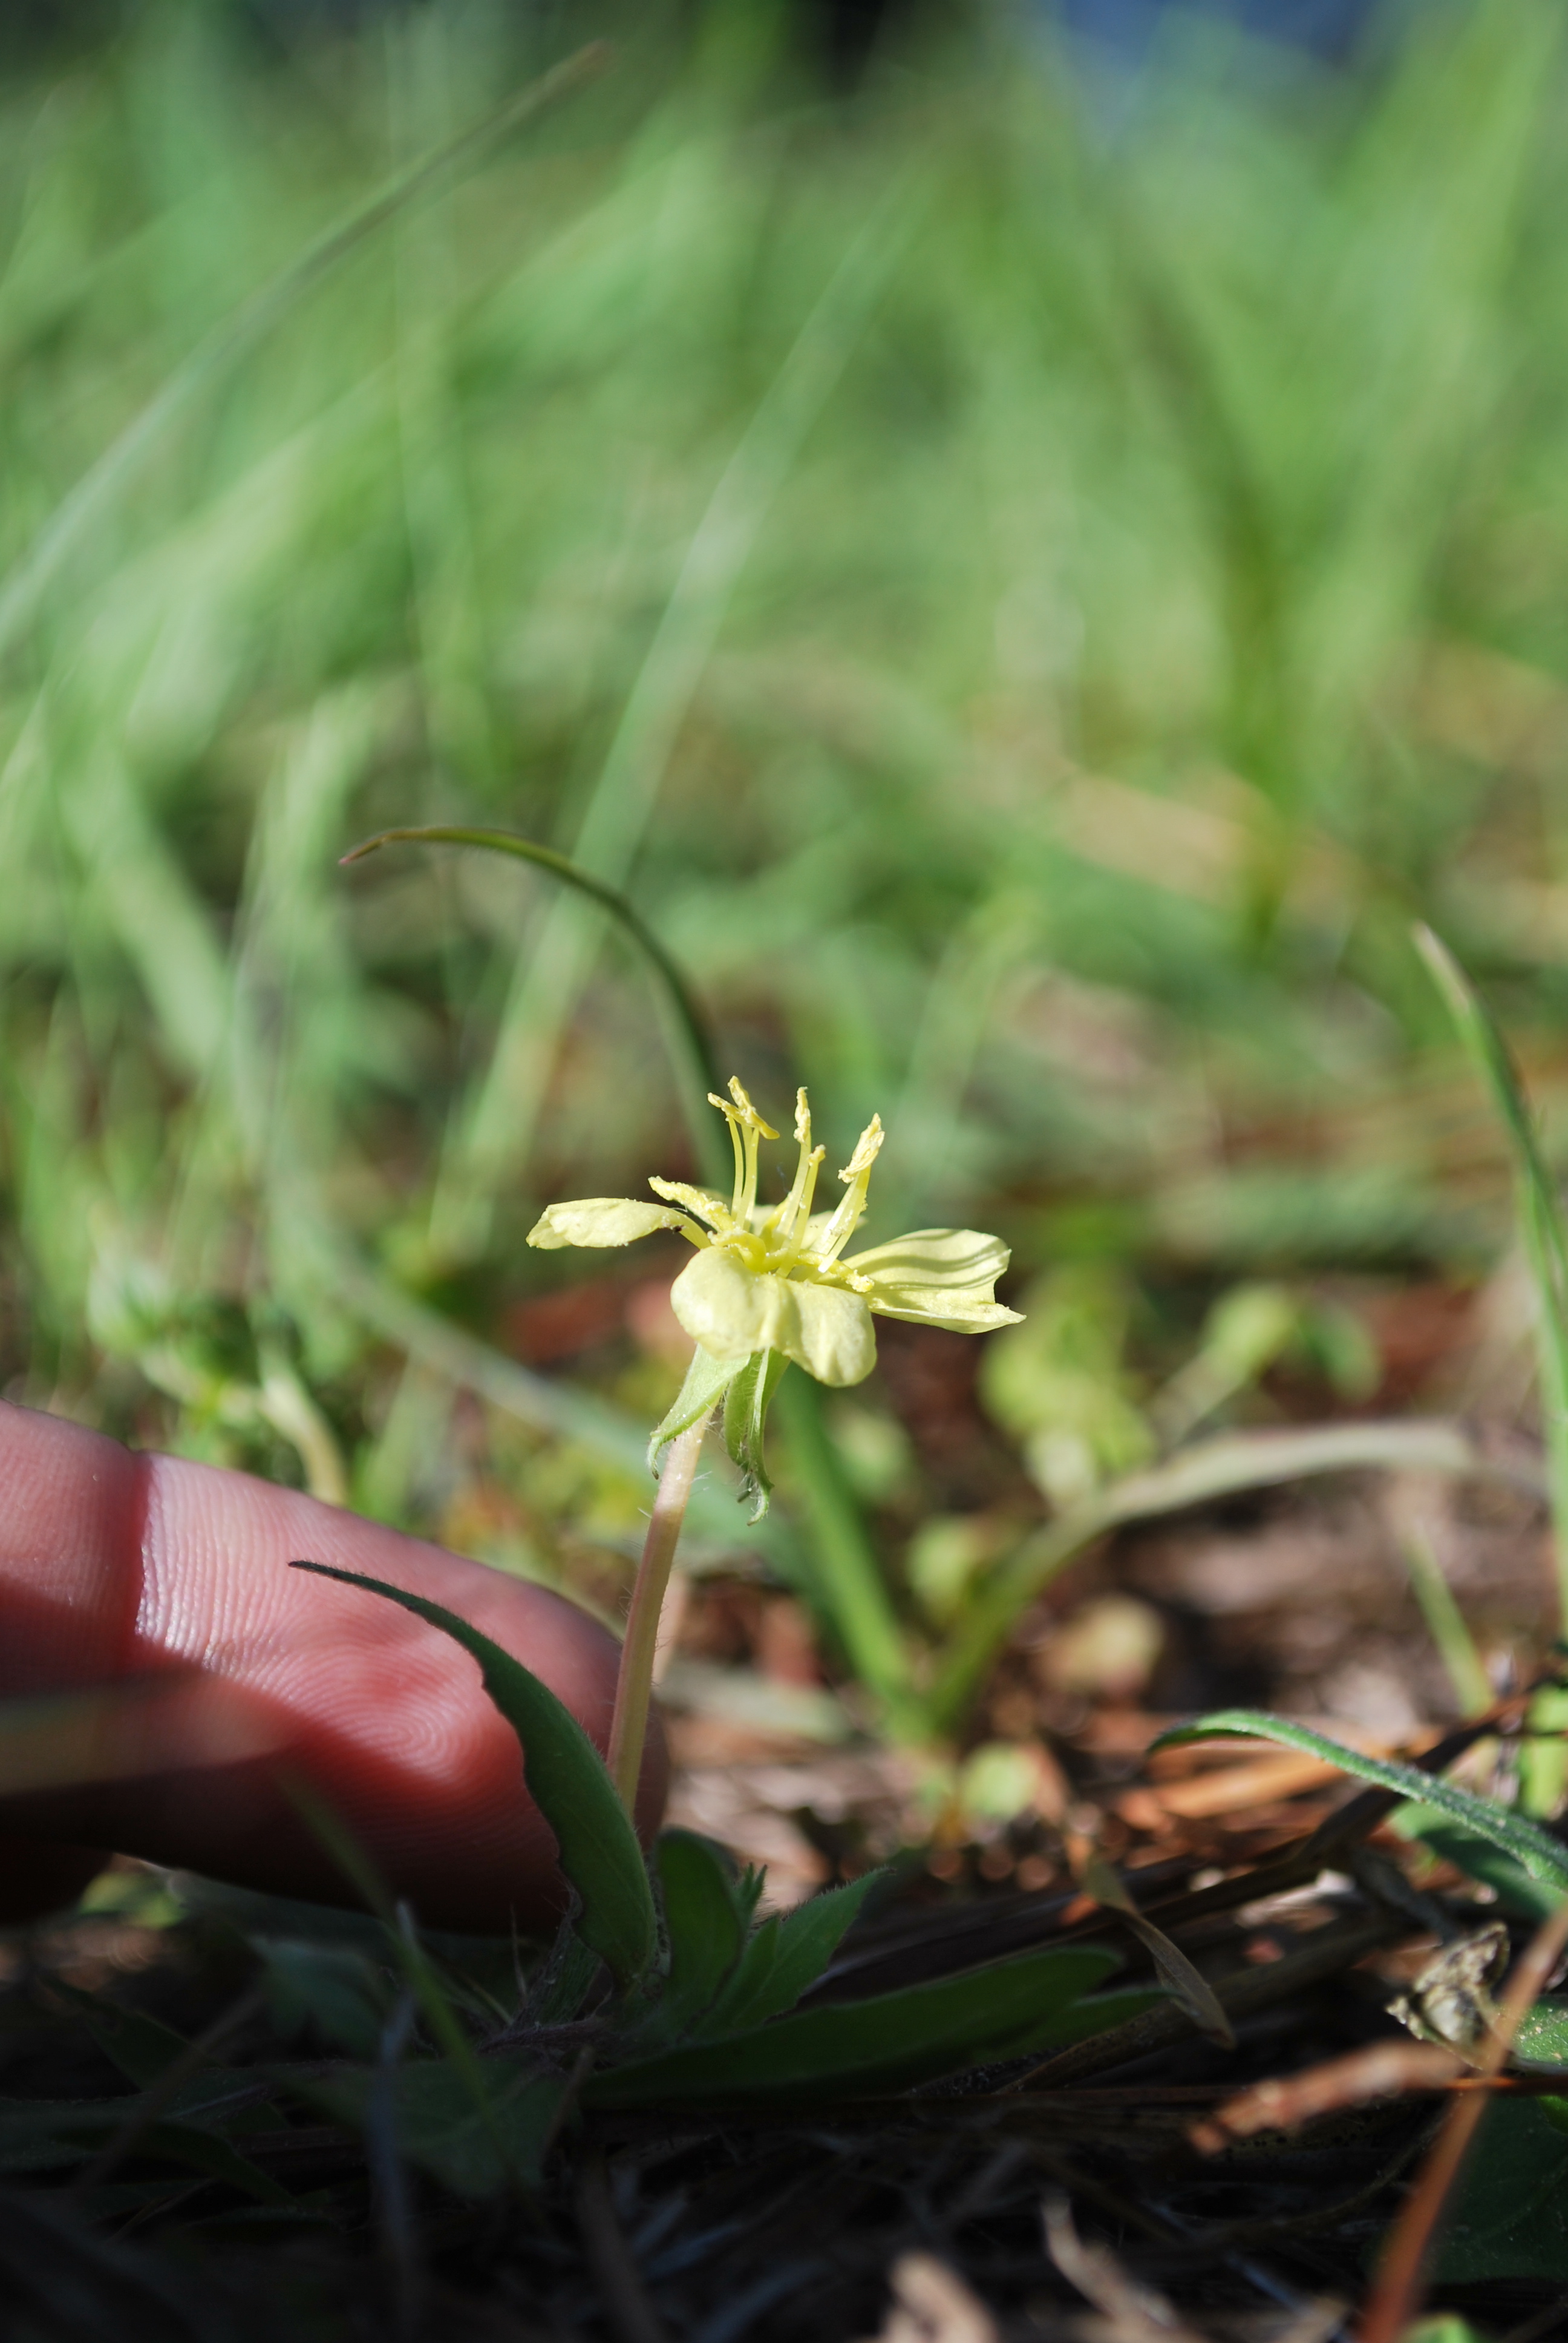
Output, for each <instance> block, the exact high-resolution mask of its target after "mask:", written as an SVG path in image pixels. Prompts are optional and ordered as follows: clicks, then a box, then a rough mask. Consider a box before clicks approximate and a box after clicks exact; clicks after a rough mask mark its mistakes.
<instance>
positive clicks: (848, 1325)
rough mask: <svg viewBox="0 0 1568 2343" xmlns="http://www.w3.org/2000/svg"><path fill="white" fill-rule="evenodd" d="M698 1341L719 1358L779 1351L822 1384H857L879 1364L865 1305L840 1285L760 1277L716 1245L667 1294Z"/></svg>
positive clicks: (875, 1342)
mask: <svg viewBox="0 0 1568 2343" xmlns="http://www.w3.org/2000/svg"><path fill="white" fill-rule="evenodd" d="M669 1299H670V1304H671V1306H672V1308H673V1309H674V1312H675V1314H676V1316H677V1317H678V1319H679V1321H680V1322H681V1324H682V1326H684V1327H685V1329H686V1331H687V1332H688V1333H689V1335H690V1336H691V1339H692V1341H693V1342H700V1343H701V1345H702V1347H703V1349H704V1350H705V1351H710V1352H711V1353H713V1354H714V1356H715V1357H716V1358H720V1359H727V1358H738V1357H749V1355H750V1353H752V1352H753V1351H780V1352H782V1353H783V1354H784V1356H785V1358H787V1359H793V1360H794V1362H795V1363H796V1365H797V1366H800V1367H804V1368H805V1370H806V1372H807V1373H808V1374H809V1375H814V1376H815V1377H816V1379H817V1381H818V1382H819V1383H835V1384H842V1383H859V1382H861V1381H862V1380H863V1379H864V1377H865V1376H867V1375H869V1373H870V1372H871V1369H872V1367H873V1366H874V1365H875V1364H876V1359H877V1339H876V1335H875V1333H874V1332H873V1331H872V1327H871V1321H870V1316H869V1312H868V1311H867V1308H866V1304H865V1302H863V1301H862V1300H861V1298H860V1296H859V1294H858V1293H849V1292H845V1291H844V1290H843V1289H842V1288H841V1287H839V1286H831V1285H816V1284H809V1283H807V1282H805V1281H803V1280H800V1279H797V1278H792V1277H774V1276H771V1275H759V1273H758V1272H757V1271H755V1270H750V1269H748V1268H747V1267H746V1265H745V1263H744V1262H740V1261H738V1260H737V1259H736V1257H735V1255H734V1254H733V1253H732V1252H729V1251H727V1250H726V1249H725V1248H724V1247H722V1246H719V1245H714V1246H711V1247H710V1248H709V1250H708V1251H706V1252H699V1254H698V1256H697V1258H696V1260H695V1261H689V1262H687V1264H686V1267H685V1268H684V1269H683V1270H682V1271H681V1272H680V1275H679V1276H678V1278H677V1279H676V1281H675V1283H674V1284H673V1285H672V1286H671V1288H670V1292H669Z"/></svg>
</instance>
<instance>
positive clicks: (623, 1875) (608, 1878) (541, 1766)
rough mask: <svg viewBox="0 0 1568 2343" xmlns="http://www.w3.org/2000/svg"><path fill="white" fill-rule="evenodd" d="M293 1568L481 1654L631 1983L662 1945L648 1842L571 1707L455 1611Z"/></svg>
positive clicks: (600, 1936)
mask: <svg viewBox="0 0 1568 2343" xmlns="http://www.w3.org/2000/svg"><path fill="white" fill-rule="evenodd" d="M292 1566H293V1568H294V1569H296V1570H308V1571H310V1572H312V1573H314V1574H315V1575H316V1576H317V1578H336V1579H337V1580H338V1581H340V1583H341V1584H344V1585H345V1586H362V1587H364V1588H365V1589H366V1591H367V1593H369V1594H381V1595H385V1596H386V1598H387V1601H388V1602H389V1603H396V1604H398V1605H399V1606H400V1607H401V1608H402V1609H403V1610H405V1611H411V1612H412V1613H413V1614H414V1616H415V1617H416V1618H417V1619H423V1620H425V1621H426V1622H427V1624H429V1625H430V1626H432V1627H439V1628H440V1630H441V1632H442V1634H445V1635H450V1636H451V1638H452V1640H453V1641H454V1643H457V1644H461V1645H462V1646H463V1649H464V1650H465V1651H466V1652H469V1653H471V1654H473V1656H474V1658H475V1659H476V1660H477V1661H478V1663H479V1670H480V1673H481V1674H482V1675H483V1677H484V1682H485V1690H486V1691H487V1693H488V1694H489V1695H490V1698H491V1699H492V1700H493V1701H494V1702H495V1704H496V1706H497V1707H498V1709H499V1710H500V1712H501V1715H503V1716H504V1717H505V1718H506V1720H507V1722H508V1725H510V1726H511V1728H512V1730H513V1732H514V1733H515V1734H516V1735H517V1736H518V1741H519V1742H520V1743H521V1744H522V1751H523V1772H524V1775H525V1777H526V1779H527V1781H528V1789H529V1791H530V1793H531V1794H532V1795H533V1798H534V1800H535V1803H536V1804H537V1805H538V1809H539V1812H540V1813H541V1814H542V1815H544V1818H545V1820H546V1821H547V1822H548V1825H549V1826H550V1828H551V1830H552V1831H553V1832H554V1833H555V1835H556V1844H557V1845H558V1848H559V1850H560V1861H561V1869H562V1871H563V1872H564V1873H565V1874H566V1876H567V1878H568V1880H569V1881H570V1882H571V1885H573V1887H575V1888H576V1890H577V1892H578V1896H579V1897H580V1899H581V1903H582V1910H581V1912H580V1914H579V1916H578V1924H577V1926H578V1935H579V1936H581V1937H582V1940H583V1942H584V1943H585V1944H586V1945H588V1946H592V1948H593V1950H594V1951H595V1952H596V1953H598V1955H599V1956H600V1957H601V1958H602V1959H603V1960H605V1961H606V1962H607V1963H608V1966H609V1967H610V1970H611V1971H612V1973H613V1974H614V1976H616V1978H617V1980H618V1982H619V1983H621V1984H622V1985H628V1984H630V1983H631V1982H632V1981H633V1980H634V1979H635V1978H637V1977H638V1976H640V1975H641V1974H642V1972H643V1971H644V1970H645V1969H646V1968H647V1967H648V1963H649V1962H650V1961H651V1960H652V1958H653V1956H654V1951H655V1948H656V1946H657V1943H658V1926H657V1923H656V1921H655V1918H654V1910H653V1893H652V1890H651V1889H650V1887H649V1886H648V1873H647V1871H646V1869H645V1868H644V1866H643V1860H642V1850H641V1848H640V1847H639V1846H638V1842H637V1834H636V1832H635V1831H634V1830H633V1829H632V1826H631V1824H630V1823H629V1821H628V1819H627V1815H626V1809H625V1808H624V1807H623V1806H622V1805H621V1802H620V1800H619V1798H618V1796H617V1795H616V1789H615V1785H614V1783H613V1782H612V1781H611V1780H610V1777H609V1771H608V1767H607V1766H606V1765H605V1762H604V1759H603V1758H602V1757H601V1756H600V1755H599V1754H598V1750H597V1749H596V1748H595V1747H594V1745H593V1743H592V1742H591V1741H590V1740H589V1739H588V1735H587V1734H586V1733H585V1732H584V1731H583V1728H582V1726H581V1725H579V1724H578V1721H577V1718H576V1717H575V1716H574V1715H572V1713H571V1711H570V1709H568V1707H566V1706H565V1704H563V1703H562V1702H561V1701H558V1699H557V1698H556V1695H555V1694H554V1693H553V1692H551V1690H550V1688H549V1686H548V1684H541V1683H540V1681H539V1679H538V1676H537V1675H535V1674H533V1672H532V1670H531V1669H528V1668H525V1667H524V1666H523V1664H522V1663H521V1661H519V1660H514V1659H513V1657H512V1655H511V1654H510V1653H509V1652H504V1651H503V1650H502V1649H501V1646H500V1645H499V1644H494V1643H492V1642H491V1641H490V1638H489V1637H488V1636H487V1635H482V1634H480V1633H479V1631H478V1629H477V1627H470V1626H469V1624H468V1623H467V1620H466V1619H460V1618H458V1616H457V1613H456V1612H455V1611H447V1610H444V1609H443V1608H442V1606H441V1604H438V1603H427V1602H426V1601H425V1599H424V1597H423V1596H422V1595H418V1594H409V1593H408V1592H407V1589H406V1588H404V1587H401V1586H389V1585H387V1584H386V1583H385V1581H383V1580H381V1579H378V1578H366V1577H364V1576H362V1575H361V1574H360V1573H359V1572H357V1571H354V1570H335V1569H333V1568H331V1567H330V1566H329V1565H328V1564H326V1563H319V1562H297V1563H295V1564H293V1565H292Z"/></svg>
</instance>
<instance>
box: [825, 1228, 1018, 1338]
mask: <svg viewBox="0 0 1568 2343" xmlns="http://www.w3.org/2000/svg"><path fill="white" fill-rule="evenodd" d="M1009 1259H1010V1254H1009V1252H1008V1248H1007V1246H1006V1245H1004V1244H1003V1242H1001V1239H1000V1237H992V1236H986V1235H984V1234H983V1233H982V1232H980V1230H978V1229H917V1230H916V1231H915V1232H913V1234H911V1235H910V1236H907V1237H895V1238H893V1240H892V1241H891V1242H890V1243H888V1244H883V1245H873V1246H871V1247H870V1248H869V1250H868V1251H867V1252H858V1253H855V1254H852V1255H851V1256H850V1258H849V1260H847V1261H846V1262H844V1263H843V1264H842V1265H843V1267H844V1268H845V1269H846V1270H849V1271H850V1272H852V1273H853V1274H854V1275H855V1276H856V1277H857V1278H869V1280H870V1290H869V1292H868V1293H867V1294H866V1300H867V1302H868V1303H869V1306H870V1307H871V1309H873V1310H875V1311H877V1312H879V1313H880V1315H881V1316H883V1317H884V1318H908V1319H913V1320H916V1321H918V1322H920V1324H922V1325H926V1326H945V1327H947V1328H948V1329H949V1330H950V1332H953V1333H956V1334H983V1333H986V1332H989V1331H990V1329H991V1328H992V1327H995V1326H1012V1325H1016V1324H1017V1323H1018V1322H1019V1318H1018V1312H1017V1311H1016V1310H1004V1309H1003V1308H1002V1306H1001V1304H1000V1302H996V1301H994V1300H993V1299H992V1288H993V1287H994V1286H995V1284H996V1281H997V1279H998V1278H999V1277H1000V1275H1001V1273H1002V1271H1003V1270H1004V1269H1005V1268H1006V1267H1007V1265H1008V1262H1009Z"/></svg>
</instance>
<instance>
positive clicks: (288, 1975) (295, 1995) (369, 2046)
mask: <svg viewBox="0 0 1568 2343" xmlns="http://www.w3.org/2000/svg"><path fill="white" fill-rule="evenodd" d="M250 1942H251V1946H252V1947H253V1949H254V1950H255V1951H256V1952H257V1953H258V1954H259V1955H260V1956H261V1959H262V1962H263V1964H264V1965H265V1966H266V1986H267V2003H268V2006H269V2009H270V2011H271V2016H272V2022H273V2025H274V2026H276V2029H277V2031H278V2033H279V2034H280V2035H281V2036H283V2038H284V2039H285V2041H290V2040H292V2039H293V2038H294V2037H295V2036H297V2035H299V2034H302V2033H304V2032H305V2030H306V2028H307V2026H315V2027H316V2028H317V2031H318V2032H319V2033H320V2034H321V2035H322V2036H325V2038H326V2039H327V2041H328V2042H329V2043H330V2044H331V2045H332V2046H333V2048H334V2049H335V2050H339V2051H342V2052H344V2053H346V2054H347V2056H349V2057H350V2058H369V2057H372V2056H374V2055H375V2052H376V2047H377V2043H378V2042H379V2041H380V2038H381V2033H382V2029H383V2027H384V2026H385V2025H386V2023H387V2015H388V2001H389V1996H388V1992H387V1980H386V1976H385V1973H384V1972H383V1971H382V1970H381V1969H379V1968H377V1966H375V1964H374V1963H372V1962H370V1961H367V1959H366V1958H365V1956H364V1955H363V1954H362V1953H357V1952H356V1951H355V1950H354V1949H353V1948H352V1946H347V1945H307V1944H300V1943H298V1942H296V1941H293V1940H291V1939H287V1938H284V1937H276V1936H252V1938H251V1939H250Z"/></svg>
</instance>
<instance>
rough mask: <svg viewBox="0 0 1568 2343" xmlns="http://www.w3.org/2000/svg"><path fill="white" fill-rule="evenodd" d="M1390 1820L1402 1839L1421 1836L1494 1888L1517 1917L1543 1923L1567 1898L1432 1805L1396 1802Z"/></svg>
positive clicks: (1434, 1849)
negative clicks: (1449, 1819)
mask: <svg viewBox="0 0 1568 2343" xmlns="http://www.w3.org/2000/svg"><path fill="white" fill-rule="evenodd" d="M1389 1824H1390V1827H1391V1828H1392V1829H1393V1830H1396V1831H1398V1832H1399V1834H1400V1835H1401V1836H1402V1838H1413V1839H1419V1840H1420V1841H1421V1844H1422V1846H1425V1847H1430V1848H1431V1850H1432V1854H1433V1855H1436V1856H1437V1857H1438V1858H1439V1859H1440V1861H1442V1862H1443V1863H1452V1865H1453V1867H1454V1869H1455V1870H1456V1871H1462V1872H1463V1874H1464V1875H1465V1877H1466V1878H1467V1879H1475V1880H1479V1881H1480V1882H1481V1884H1482V1885H1483V1887H1490V1888H1491V1889H1492V1890H1493V1893H1494V1894H1495V1895H1496V1897H1497V1900H1498V1903H1499V1904H1500V1905H1501V1906H1502V1907H1503V1910H1504V1911H1505V1912H1510V1913H1512V1914H1513V1916H1514V1917H1515V1918H1516V1919H1520V1920H1533V1921H1536V1922H1538V1923H1539V1922H1540V1921H1542V1920H1545V1919H1549V1918H1550V1917H1551V1916H1552V1914H1553V1912H1554V1911H1555V1910H1556V1909H1557V1906H1558V1905H1559V1903H1560V1902H1561V1901H1562V1898H1561V1896H1559V1895H1558V1894H1557V1893H1556V1892H1555V1891H1554V1890H1553V1888H1551V1887H1548V1886H1546V1885H1543V1882H1542V1881H1540V1880H1539V1879H1532V1877H1531V1876H1530V1874H1529V1873H1528V1872H1527V1871H1523V1870H1522V1869H1521V1868H1520V1866H1519V1865H1518V1864H1517V1863H1515V1862H1514V1860H1513V1856H1512V1855H1504V1854H1503V1850H1502V1848H1501V1847H1498V1846H1494V1845H1493V1843H1492V1841H1491V1840H1490V1839H1485V1838H1480V1837H1478V1836H1477V1835H1476V1834H1475V1832H1474V1831H1473V1830H1466V1829H1465V1828H1464V1827H1463V1825H1462V1824H1460V1823H1451V1822H1448V1821H1446V1820H1445V1819H1444V1818H1443V1816H1442V1815H1440V1814H1438V1813H1436V1812H1435V1810H1434V1809H1433V1808H1432V1807H1431V1806H1396V1807H1395V1809H1394V1811H1393V1813H1392V1815H1390V1816H1389Z"/></svg>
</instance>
